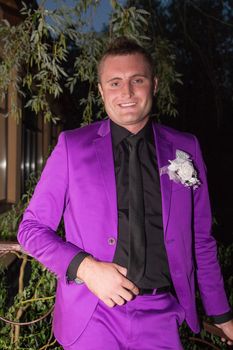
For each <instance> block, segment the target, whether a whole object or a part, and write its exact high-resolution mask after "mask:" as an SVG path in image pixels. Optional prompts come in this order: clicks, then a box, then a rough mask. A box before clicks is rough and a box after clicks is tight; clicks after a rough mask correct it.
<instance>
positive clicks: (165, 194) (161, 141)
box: [153, 123, 173, 235]
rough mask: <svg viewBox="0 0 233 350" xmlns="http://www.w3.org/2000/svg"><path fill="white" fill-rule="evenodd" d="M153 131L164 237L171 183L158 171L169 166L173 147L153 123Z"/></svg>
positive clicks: (169, 203) (166, 176)
mask: <svg viewBox="0 0 233 350" xmlns="http://www.w3.org/2000/svg"><path fill="white" fill-rule="evenodd" d="M153 130H154V138H155V148H156V155H157V161H158V171H159V177H160V187H161V196H162V212H163V227H164V235H166V231H167V224H168V218H169V213H170V205H171V190H172V182H171V180H170V179H169V176H168V175H166V174H164V175H162V176H160V169H161V168H162V167H164V166H165V165H168V164H169V162H168V160H169V159H173V158H172V157H173V156H172V154H173V146H172V143H171V142H169V141H168V140H167V139H166V137H165V135H164V132H163V130H162V129H161V128H160V127H159V125H158V124H156V123H153Z"/></svg>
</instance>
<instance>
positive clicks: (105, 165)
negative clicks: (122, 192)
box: [93, 120, 117, 227]
mask: <svg viewBox="0 0 233 350" xmlns="http://www.w3.org/2000/svg"><path fill="white" fill-rule="evenodd" d="M98 135H99V137H98V138H96V139H95V140H94V141H93V142H94V147H95V150H96V155H97V158H98V161H99V164H100V168H101V172H102V176H103V183H104V187H105V191H106V195H107V198H108V202H109V207H110V209H111V212H112V215H113V220H114V224H115V225H116V227H117V194H116V178H115V171H114V159H113V149H112V138H111V133H110V123H109V120H105V121H103V123H102V124H101V126H100V128H99V131H98ZM106 219H108V218H106Z"/></svg>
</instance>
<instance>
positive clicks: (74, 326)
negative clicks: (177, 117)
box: [18, 119, 230, 346]
mask: <svg viewBox="0 0 233 350" xmlns="http://www.w3.org/2000/svg"><path fill="white" fill-rule="evenodd" d="M153 128H154V136H155V146H156V153H157V159H158V165H159V168H161V167H164V166H165V165H168V164H169V162H168V161H169V159H170V160H171V159H174V158H175V154H176V150H177V149H180V150H182V151H184V152H186V153H188V154H189V155H190V156H191V159H192V161H193V164H194V166H195V168H196V170H197V172H198V178H199V179H200V181H201V186H200V187H199V188H197V189H196V190H193V189H192V188H190V187H184V186H183V185H181V184H180V183H175V182H173V181H171V180H169V177H168V176H167V175H162V176H161V178H160V180H161V194H162V209H163V226H164V241H165V248H166V251H167V256H168V262H169V268H170V272H171V277H172V281H173V284H174V287H175V290H176V294H177V298H178V301H179V303H180V305H181V306H182V307H183V309H184V310H185V315H186V321H187V323H188V324H189V326H190V327H191V328H192V330H193V331H195V332H198V331H199V323H198V317H197V312H196V305H195V286H194V275H195V274H196V275H197V280H198V284H199V288H200V293H201V297H202V301H203V305H204V308H205V310H206V313H207V314H208V315H219V314H223V313H225V312H227V311H229V310H230V307H229V304H228V302H227V299H226V295H225V291H224V287H223V280H222V276H221V272H220V267H219V264H218V262H217V253H216V243H215V241H214V239H213V237H212V236H211V222H212V217H211V211H210V204H209V196H208V188H207V183H206V175H205V166H204V163H203V159H202V155H201V151H200V148H199V144H198V141H197V139H196V138H195V137H194V136H193V135H190V134H187V133H181V132H178V131H176V130H173V129H170V128H167V127H164V126H161V125H158V124H153ZM62 215H63V216H64V224H65V235H66V240H65V241H63V240H62V239H60V238H59V237H58V236H57V235H56V229H57V227H58V225H59V222H60V220H61V217H62ZM112 238H114V239H115V241H116V240H117V200H116V183H115V174H114V164H113V151H112V141H111V134H110V125H109V120H108V119H107V120H104V121H102V122H97V123H94V124H92V125H90V126H87V127H83V128H80V129H76V130H73V131H67V132H64V133H61V135H60V137H59V141H58V144H57V146H56V147H55V149H54V151H53V153H52V155H51V157H50V158H49V159H48V161H47V164H46V166H45V169H44V171H43V173H42V176H41V179H40V181H39V183H38V185H37V187H36V189H35V192H34V195H33V198H32V200H31V202H30V204H29V206H28V208H27V210H26V211H25V214H24V217H23V220H22V222H21V224H20V227H19V232H18V240H19V242H20V244H21V245H22V246H23V247H24V249H25V250H26V251H28V252H29V253H30V254H31V255H33V256H34V257H35V258H36V259H38V260H39V261H40V262H41V263H42V264H44V265H45V266H46V267H47V268H48V269H49V270H51V271H52V272H53V273H55V274H56V276H57V278H58V285H57V294H56V303H55V311H54V324H53V325H54V332H55V336H56V338H57V339H58V341H59V342H60V343H61V344H63V345H64V346H69V345H70V344H72V343H74V342H75V340H76V339H77V338H78V337H79V335H80V334H81V333H82V332H83V330H84V328H85V327H86V326H87V324H88V322H89V320H90V318H91V317H92V314H93V312H94V310H95V307H96V305H97V303H98V299H97V297H96V296H94V295H93V294H92V293H91V292H90V291H89V290H88V289H87V287H86V286H85V285H76V284H75V283H68V282H67V280H66V271H67V268H68V266H69V263H70V262H71V260H72V259H73V257H74V256H75V255H76V254H77V253H78V252H79V251H81V250H83V251H86V252H88V253H90V254H92V255H93V256H94V257H96V258H97V259H99V260H103V261H107V262H111V261H112V259H113V256H114V252H115V248H116V245H114V244H109V242H112V241H113V240H112Z"/></svg>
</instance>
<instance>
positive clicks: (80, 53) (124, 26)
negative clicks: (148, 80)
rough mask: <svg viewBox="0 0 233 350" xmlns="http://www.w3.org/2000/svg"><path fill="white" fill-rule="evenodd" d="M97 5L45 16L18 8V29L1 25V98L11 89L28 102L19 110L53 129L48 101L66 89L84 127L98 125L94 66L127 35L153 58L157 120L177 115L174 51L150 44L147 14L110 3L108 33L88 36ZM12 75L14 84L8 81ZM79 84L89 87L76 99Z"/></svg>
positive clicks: (157, 43)
mask: <svg viewBox="0 0 233 350" xmlns="http://www.w3.org/2000/svg"><path fill="white" fill-rule="evenodd" d="M98 5H99V2H98V1H94V0H89V1H87V0H86V1H85V0H82V1H79V2H78V4H76V5H74V6H73V7H68V6H63V7H60V8H57V9H56V10H53V11H49V10H47V9H45V8H44V7H43V6H41V7H39V8H38V9H31V8H27V6H26V5H25V4H23V8H22V11H21V12H22V15H24V17H25V19H24V21H23V22H22V23H21V24H19V25H17V26H10V25H9V23H8V22H7V21H2V23H1V24H0V42H1V45H2V48H3V50H2V51H3V53H4V54H3V57H2V61H1V62H0V94H1V95H2V96H3V95H4V93H5V92H6V91H7V88H8V86H9V84H10V83H12V84H14V85H15V86H16V88H17V90H18V91H19V92H20V93H21V94H23V95H25V94H26V96H27V103H26V105H25V106H24V107H26V108H30V109H31V110H32V111H33V112H34V113H35V114H36V115H42V116H43V117H44V119H45V120H47V121H52V122H54V123H56V122H57V120H58V119H59V116H58V115H54V114H53V112H52V109H51V101H53V100H55V99H56V100H58V98H59V97H60V96H61V95H62V93H63V92H64V89H65V87H66V88H68V89H69V92H70V94H72V93H73V92H74V91H77V94H78V99H79V105H81V106H82V110H83V119H82V120H83V123H84V124H88V123H91V122H92V121H93V116H94V115H95V114H97V119H98V118H102V117H103V116H104V113H103V106H102V103H101V100H100V96H99V94H98V91H97V74H96V63H97V61H98V59H99V57H100V55H101V53H102V52H103V50H104V49H105V47H106V45H107V44H108V42H109V41H110V40H112V39H113V38H115V37H118V36H120V35H127V36H129V37H132V38H135V39H137V40H138V41H139V42H140V43H141V44H143V45H145V46H147V48H148V50H150V51H151V53H152V54H153V55H154V56H155V55H156V56H157V57H156V60H155V64H156V66H157V72H158V75H159V78H160V86H159V94H158V96H157V100H158V103H157V105H158V114H159V115H161V114H164V113H166V114H168V115H171V116H172V115H176V113H177V111H176V109H175V96H174V92H173V87H174V84H175V83H180V76H179V74H178V73H177V72H176V70H175V56H174V53H173V47H172V45H171V44H169V43H168V41H167V39H166V38H162V37H161V36H160V37H158V40H157V39H156V40H155V38H154V37H153V34H152V33H151V32H149V30H148V23H149V18H150V13H149V12H148V11H146V10H144V9H142V8H137V7H135V6H129V7H125V8H124V7H123V6H121V5H120V4H118V2H117V1H115V0H113V1H111V5H112V8H113V12H112V17H111V20H110V23H109V32H102V33H96V32H94V31H93V30H92V22H91V19H92V14H93V12H94V11H95V9H96V8H97V7H98ZM154 42H155V45H154ZM72 53H76V59H75V61H74V64H73V63H72V65H71V63H70V62H69V57H70V55H71V54H72ZM161 59H162V60H163V61H160V60H161ZM13 71H14V72H15V73H16V76H17V79H15V75H14V76H12V72H13ZM83 83H86V84H87V86H88V89H87V95H86V96H84V97H83V96H81V95H82V90H83ZM79 90H80V93H79ZM12 108H14V106H12ZM18 112H19V110H18Z"/></svg>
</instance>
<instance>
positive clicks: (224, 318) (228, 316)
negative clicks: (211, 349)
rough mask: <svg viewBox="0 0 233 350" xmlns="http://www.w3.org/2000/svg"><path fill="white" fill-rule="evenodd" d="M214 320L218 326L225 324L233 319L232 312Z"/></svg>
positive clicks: (218, 316) (215, 317)
mask: <svg viewBox="0 0 233 350" xmlns="http://www.w3.org/2000/svg"><path fill="white" fill-rule="evenodd" d="M212 319H213V321H214V323H216V324H220V323H225V322H228V321H230V320H232V319H233V314H232V311H228V312H225V313H224V314H221V315H217V316H216V315H215V316H212Z"/></svg>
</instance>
